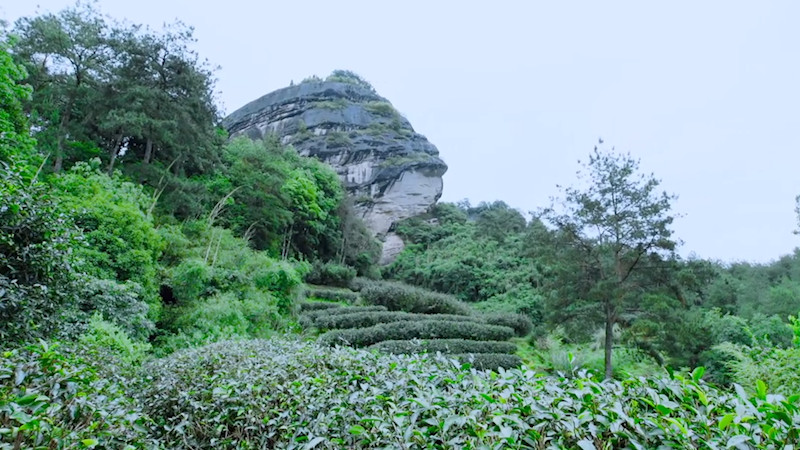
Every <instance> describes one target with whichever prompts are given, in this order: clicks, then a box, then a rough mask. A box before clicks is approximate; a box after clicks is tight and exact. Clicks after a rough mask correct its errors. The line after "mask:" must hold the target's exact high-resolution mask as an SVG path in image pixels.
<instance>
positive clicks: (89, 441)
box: [81, 439, 99, 448]
mask: <svg viewBox="0 0 800 450" xmlns="http://www.w3.org/2000/svg"><path fill="white" fill-rule="evenodd" d="M81 444H83V446H84V447H88V448H93V447H95V446H97V444H99V442H97V439H84V440H82V441H81Z"/></svg>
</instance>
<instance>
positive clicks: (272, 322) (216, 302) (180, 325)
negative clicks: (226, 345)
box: [158, 292, 281, 353]
mask: <svg viewBox="0 0 800 450" xmlns="http://www.w3.org/2000/svg"><path fill="white" fill-rule="evenodd" d="M240 297H243V298H240ZM173 314H174V318H173V319H172V320H171V321H170V324H169V327H170V329H173V330H175V333H174V334H170V335H167V336H165V337H164V338H162V339H161V340H160V341H159V342H158V344H159V350H160V351H161V353H169V352H171V351H174V350H177V349H181V348H187V347H193V346H198V345H203V344H205V343H209V342H218V341H222V340H227V339H233V338H238V339H245V338H259V337H261V338H263V337H269V336H271V335H272V333H273V332H274V330H275V329H277V328H279V327H280V325H281V314H280V311H279V310H278V307H277V306H276V301H275V300H274V299H272V298H270V297H269V294H268V293H261V294H260V295H254V294H253V293H250V294H249V295H244V296H238V295H236V294H234V293H231V292H227V293H223V294H218V295H214V296H213V297H211V298H207V299H203V300H198V301H194V302H192V303H191V304H190V305H189V306H186V307H183V308H179V309H177V310H174V311H173Z"/></svg>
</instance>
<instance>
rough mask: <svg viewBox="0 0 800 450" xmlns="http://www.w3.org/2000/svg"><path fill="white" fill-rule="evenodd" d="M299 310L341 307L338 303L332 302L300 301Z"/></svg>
mask: <svg viewBox="0 0 800 450" xmlns="http://www.w3.org/2000/svg"><path fill="white" fill-rule="evenodd" d="M299 306H300V312H308V311H320V310H325V309H333V308H341V307H342V305H341V304H340V303H333V302H300V303H299Z"/></svg>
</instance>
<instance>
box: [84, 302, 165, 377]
mask: <svg viewBox="0 0 800 450" xmlns="http://www.w3.org/2000/svg"><path fill="white" fill-rule="evenodd" d="M79 342H80V343H81V344H83V345H84V346H86V347H87V348H88V349H89V352H91V353H92V354H93V355H92V356H94V357H95V358H96V359H97V360H103V361H107V360H114V359H119V361H121V362H122V363H123V365H124V367H126V368H130V367H134V366H138V365H140V364H141V363H142V362H143V361H144V360H145V359H146V358H147V356H148V353H149V352H150V350H151V346H150V344H148V343H146V342H138V341H134V340H133V339H131V338H130V336H128V334H127V333H125V330H123V329H122V328H120V327H119V326H118V325H116V324H114V323H112V322H109V321H107V320H105V319H103V315H102V314H100V313H95V314H94V315H93V316H92V318H91V319H90V320H89V323H88V328H87V330H86V332H85V333H84V334H82V335H81V336H80V338H79Z"/></svg>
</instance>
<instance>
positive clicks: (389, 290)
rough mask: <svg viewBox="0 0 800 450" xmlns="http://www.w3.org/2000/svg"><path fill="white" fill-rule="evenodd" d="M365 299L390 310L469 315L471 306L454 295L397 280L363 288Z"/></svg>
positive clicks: (362, 294)
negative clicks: (397, 281) (396, 281)
mask: <svg viewBox="0 0 800 450" xmlns="http://www.w3.org/2000/svg"><path fill="white" fill-rule="evenodd" d="M361 296H362V297H363V298H364V301H366V302H367V303H370V304H373V305H383V306H385V307H387V308H389V310H390V311H405V312H413V313H422V314H456V315H463V316H468V315H469V314H470V309H469V307H468V306H467V305H466V304H464V303H462V302H460V301H458V300H457V299H456V298H455V297H453V296H452V295H447V294H440V293H438V292H433V291H428V290H426V289H422V288H418V287H414V286H409V285H407V284H403V283H395V282H387V281H384V282H373V283H369V284H367V285H365V286H364V287H363V288H362V289H361Z"/></svg>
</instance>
